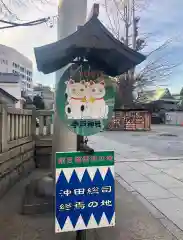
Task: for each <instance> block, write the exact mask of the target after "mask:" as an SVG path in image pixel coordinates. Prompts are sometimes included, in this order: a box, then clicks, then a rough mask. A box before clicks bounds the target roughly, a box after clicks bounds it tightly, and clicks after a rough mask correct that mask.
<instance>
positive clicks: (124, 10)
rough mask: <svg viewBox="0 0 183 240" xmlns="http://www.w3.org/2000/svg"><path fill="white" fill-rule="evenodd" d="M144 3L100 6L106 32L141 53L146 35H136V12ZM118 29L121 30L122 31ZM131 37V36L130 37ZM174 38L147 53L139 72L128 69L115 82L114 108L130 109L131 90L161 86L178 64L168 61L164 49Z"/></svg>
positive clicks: (120, 0)
mask: <svg viewBox="0 0 183 240" xmlns="http://www.w3.org/2000/svg"><path fill="white" fill-rule="evenodd" d="M149 3H150V1H148V0H131V1H130V0H105V2H104V7H105V10H106V13H107V16H108V19H109V29H110V30H111V31H112V32H113V34H114V35H115V36H116V37H117V38H118V40H120V41H122V42H123V43H124V44H126V45H127V46H129V47H132V48H133V49H134V50H136V51H139V52H142V53H143V52H144V50H145V48H146V47H147V46H148V38H149V34H146V35H142V36H140V33H139V23H140V20H141V18H140V17H139V16H136V15H137V13H138V14H139V15H140V12H141V11H142V10H143V9H144V8H147V6H148V5H149ZM122 28H124V29H125V30H124V31H123V30H122ZM130 34H131V35H130ZM174 41H175V39H173V38H172V39H168V40H166V41H165V42H164V43H163V44H161V45H160V46H159V47H158V48H156V49H154V50H153V51H151V52H149V53H147V54H146V55H147V60H146V61H145V63H144V64H143V67H142V68H141V69H132V70H130V71H129V72H128V73H125V74H123V75H122V76H120V77H119V78H118V80H117V81H116V83H117V92H118V97H117V99H118V103H117V105H118V106H119V105H123V106H127V107H130V106H131V105H132V104H133V100H134V96H133V91H134V89H136V90H137V91H143V90H144V89H145V88H146V87H149V86H153V85H155V84H161V83H164V81H165V80H166V79H168V78H169V77H170V76H171V74H172V73H173V71H174V70H175V68H176V67H177V66H178V65H180V62H179V61H178V60H176V61H174V62H172V60H170V56H171V54H169V55H168V54H167V50H169V49H170V48H171V44H172V43H173V42H174Z"/></svg>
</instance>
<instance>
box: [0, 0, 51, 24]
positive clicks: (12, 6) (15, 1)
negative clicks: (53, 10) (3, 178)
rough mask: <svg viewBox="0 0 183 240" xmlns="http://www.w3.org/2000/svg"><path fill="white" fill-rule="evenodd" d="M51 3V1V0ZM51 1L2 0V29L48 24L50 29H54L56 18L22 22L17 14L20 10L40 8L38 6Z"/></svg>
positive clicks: (0, 9)
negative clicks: (33, 7)
mask: <svg viewBox="0 0 183 240" xmlns="http://www.w3.org/2000/svg"><path fill="white" fill-rule="evenodd" d="M50 1H51V0H50ZM50 1H49V0H31V1H28V0H6V2H5V0H0V16H1V19H0V23H3V26H0V29H7V28H14V27H28V26H35V25H39V24H42V23H47V24H48V26H49V27H53V23H54V21H55V16H54V17H52V18H51V17H47V18H40V19H37V20H33V21H26V22H25V21H21V20H20V19H19V17H18V15H17V13H16V10H17V9H19V8H28V7H31V6H35V7H38V4H39V5H40V4H48V3H49V2H50Z"/></svg>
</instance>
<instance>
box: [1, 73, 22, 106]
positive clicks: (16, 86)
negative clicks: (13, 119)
mask: <svg viewBox="0 0 183 240" xmlns="http://www.w3.org/2000/svg"><path fill="white" fill-rule="evenodd" d="M0 88H1V89H3V90H4V91H6V92H7V93H9V94H10V95H12V96H13V97H15V98H16V99H17V100H18V101H17V103H16V104H15V107H16V108H22V106H23V103H24V102H25V99H23V98H22V96H21V91H22V86H21V79H20V76H19V75H14V74H13V73H0Z"/></svg>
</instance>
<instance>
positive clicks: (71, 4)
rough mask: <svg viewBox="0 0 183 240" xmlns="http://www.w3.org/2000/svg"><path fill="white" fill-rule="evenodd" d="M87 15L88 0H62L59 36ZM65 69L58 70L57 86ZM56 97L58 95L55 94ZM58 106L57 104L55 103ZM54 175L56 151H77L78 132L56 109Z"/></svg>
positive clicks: (69, 31) (65, 35)
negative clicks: (72, 129)
mask: <svg viewBox="0 0 183 240" xmlns="http://www.w3.org/2000/svg"><path fill="white" fill-rule="evenodd" d="M86 15H87V0H77V1H73V0H62V4H60V6H59V7H58V27H57V38H58V40H60V39H63V38H65V37H67V36H69V35H70V34H72V33H74V32H75V31H76V30H77V26H79V25H84V23H85V21H86ZM64 70H65V69H61V70H59V71H57V72H56V86H55V87H57V83H58V82H59V80H60V78H61V76H62V75H63V73H64ZM55 99H56V96H55ZM54 106H56V104H54ZM52 148H53V150H52V177H55V153H56V152H68V151H76V148H77V138H76V134H74V133H72V132H71V131H69V130H68V128H67V126H66V125H65V124H64V123H63V122H62V121H61V120H60V118H59V117H58V115H57V111H56V109H55V113H54V125H53V144H52Z"/></svg>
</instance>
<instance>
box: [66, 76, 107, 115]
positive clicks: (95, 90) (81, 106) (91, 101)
mask: <svg viewBox="0 0 183 240" xmlns="http://www.w3.org/2000/svg"><path fill="white" fill-rule="evenodd" d="M65 84H66V92H65V93H66V97H67V105H66V106H65V112H66V115H67V118H68V119H107V118H108V111H109V110H108V105H107V104H106V102H105V100H104V97H105V94H106V90H105V82H104V80H101V81H100V82H97V83H95V82H94V81H89V82H86V81H84V80H82V81H80V82H75V81H74V80H72V79H70V80H69V81H68V82H66V83H65Z"/></svg>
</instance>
